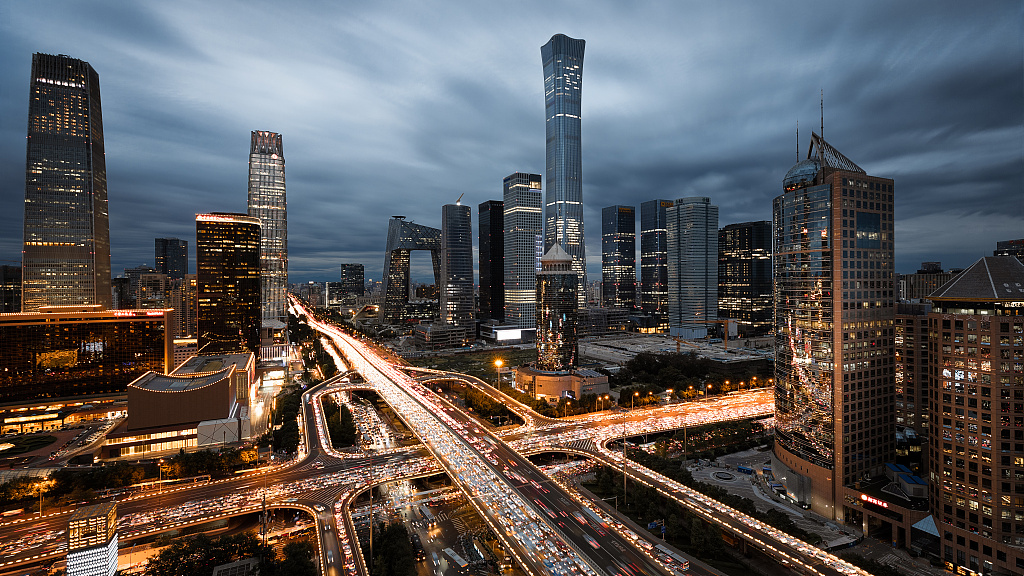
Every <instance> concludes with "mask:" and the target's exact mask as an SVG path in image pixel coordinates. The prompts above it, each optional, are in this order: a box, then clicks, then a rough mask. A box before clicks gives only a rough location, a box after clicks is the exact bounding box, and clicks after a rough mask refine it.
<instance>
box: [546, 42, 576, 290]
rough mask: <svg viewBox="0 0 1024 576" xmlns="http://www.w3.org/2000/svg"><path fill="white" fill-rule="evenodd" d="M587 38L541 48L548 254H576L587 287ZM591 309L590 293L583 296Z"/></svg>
mask: <svg viewBox="0 0 1024 576" xmlns="http://www.w3.org/2000/svg"><path fill="white" fill-rule="evenodd" d="M586 44H587V43H586V41H585V40H577V39H575V38H570V37H568V36H566V35H564V34H555V35H554V36H552V37H551V40H549V41H548V43H547V44H545V45H543V46H541V48H540V53H541V57H542V60H543V62H544V119H545V126H546V134H547V145H546V168H545V173H544V175H545V178H546V181H547V182H546V184H547V192H546V195H545V200H544V250H545V251H547V250H549V249H550V248H551V246H553V245H555V244H558V245H559V246H561V247H562V248H563V249H564V250H565V251H566V252H567V253H568V254H569V255H570V256H572V269H573V270H574V271H576V274H577V275H578V276H579V285H580V286H586V285H587V257H586V250H585V245H584V243H583V166H582V163H581V154H580V102H581V101H582V91H583V51H584V48H585V47H586ZM578 298H579V302H580V308H581V309H583V308H584V307H585V306H586V298H587V295H586V290H580V291H579V294H578Z"/></svg>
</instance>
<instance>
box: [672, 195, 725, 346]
mask: <svg viewBox="0 0 1024 576" xmlns="http://www.w3.org/2000/svg"><path fill="white" fill-rule="evenodd" d="M665 220H666V227H665V240H666V246H667V249H668V250H667V254H668V311H669V329H670V330H671V333H672V335H673V336H681V337H683V338H703V337H704V336H707V331H708V330H707V328H708V321H709V320H718V206H714V205H712V204H711V198H705V197H692V198H680V199H678V200H676V201H675V202H674V203H673V205H672V206H671V207H669V208H667V209H666V210H665Z"/></svg>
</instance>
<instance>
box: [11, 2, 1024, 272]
mask: <svg viewBox="0 0 1024 576" xmlns="http://www.w3.org/2000/svg"><path fill="white" fill-rule="evenodd" d="M1021 19H1022V8H1021V4H1020V3H1019V2H986V3H983V4H980V5H973V4H972V5H968V4H965V3H956V2H940V3H932V2H927V3H926V2H901V3H896V4H893V3H885V2H864V3H856V4H852V5H851V4H848V3H838V2H827V3H824V4H821V3H819V4H814V5H810V4H807V3H800V2H787V3H772V4H771V5H764V6H762V5H759V4H755V3H737V4H732V5H729V6H728V7H723V6H718V5H713V6H712V5H705V4H702V3H652V4H640V5H635V4H630V5H628V6H623V5H619V4H617V3H586V4H585V5H584V4H569V3H563V4H556V5H554V6H551V5H549V4H548V3H540V2H534V3H516V4H514V5H508V6H500V7H491V6H487V7H481V6H479V5H478V4H473V3H443V4H442V3H438V4H426V5H424V4H420V3H384V4H375V3H358V4H354V5H352V4H345V5H344V6H339V5H334V4H331V3H301V4H298V5H287V6H284V5H279V4H270V3H257V4H253V3H217V4H216V5H210V4H208V3H201V2H194V3H173V4H153V5H150V4H138V5H136V4H124V3H112V2H99V3H90V4H88V5H85V4H81V3H73V2H31V3H29V2H8V3H4V4H3V5H2V6H0V30H2V34H0V47H2V53H3V54H4V56H5V57H4V58H3V59H2V61H0V166H2V168H0V189H2V190H3V194H2V195H0V215H2V216H0V260H5V261H12V262H9V263H13V262H16V261H18V259H19V258H20V252H21V242H22V237H21V229H22V226H21V223H22V217H23V209H22V202H23V191H24V158H25V145H24V142H25V139H24V136H25V133H24V131H25V123H26V117H27V116H26V115H27V106H26V102H25V97H26V94H27V86H28V80H29V75H30V74H29V69H30V65H31V55H32V53H34V52H44V53H53V54H69V55H71V56H73V57H75V58H80V59H83V60H86V61H88V62H89V63H90V64H91V65H92V66H93V67H94V68H95V69H96V71H97V72H98V73H99V76H100V83H101V87H102V94H103V116H104V131H105V142H106V159H107V177H108V189H109V199H110V215H111V220H110V231H111V232H110V237H111V256H112V269H113V271H114V273H115V274H116V273H120V272H121V270H123V269H124V268H125V267H130V266H137V265H139V264H142V263H148V264H150V265H152V264H153V262H152V238H154V237H164V236H176V237H180V238H184V239H188V240H189V241H190V243H193V242H194V235H195V223H194V214H195V213H197V212H207V211H215V210H222V211H244V207H245V201H246V200H245V194H246V192H245V190H246V175H247V151H248V148H247V147H248V143H249V135H250V131H251V130H272V131H275V132H278V133H280V134H282V135H283V138H284V149H285V157H286V159H287V163H288V188H289V199H290V203H289V207H288V208H289V219H290V224H291V225H290V227H289V228H290V230H289V252H290V262H289V278H290V280H291V281H293V282H294V281H300V282H301V281H306V280H331V279H334V278H335V277H336V276H337V265H338V263H341V262H361V263H364V264H365V265H366V277H367V278H368V279H371V278H372V279H377V278H379V277H380V269H381V268H380V267H381V265H382V263H383V248H384V244H385V234H386V229H387V219H388V218H389V217H390V216H391V215H394V214H403V215H405V216H407V217H408V218H409V219H411V220H414V221H415V222H417V223H421V224H425V225H428V226H438V225H439V222H440V206H441V205H442V204H446V203H452V202H454V201H455V199H456V198H458V197H459V195H461V194H465V196H464V197H463V202H464V203H466V204H469V205H471V206H474V207H475V206H476V204H478V203H480V202H483V201H485V200H489V199H500V196H501V178H502V177H504V176H506V175H508V174H510V173H512V172H514V171H526V172H535V173H543V172H544V108H543V78H542V74H541V71H540V53H539V47H540V45H541V44H543V43H544V42H546V41H547V39H548V38H549V37H550V36H551V35H552V34H555V33H564V34H567V35H569V36H572V37H577V38H585V39H586V40H587V65H586V74H585V78H584V79H585V88H584V90H583V95H582V102H583V109H582V118H583V120H582V138H583V141H582V150H583V177H584V181H583V198H584V203H585V223H586V224H585V225H586V240H587V256H588V270H589V273H590V274H591V275H593V276H594V277H595V278H596V277H598V276H599V274H600V244H599V236H600V215H599V210H600V209H601V208H602V207H604V206H608V205H613V204H629V205H637V206H638V205H639V203H640V202H643V201H645V200H650V199H653V198H678V197H683V196H709V197H711V198H712V201H713V202H714V203H715V204H717V205H719V206H721V217H720V218H721V219H720V222H721V223H722V224H723V225H724V224H726V223H729V222H741V221H747V220H765V219H771V199H772V198H773V197H775V196H777V195H778V194H779V193H781V181H782V177H783V176H784V175H785V173H786V171H787V170H788V169H789V168H790V167H791V166H792V165H793V163H794V162H795V161H796V159H797V156H798V152H799V156H800V157H801V158H803V157H805V156H806V153H807V145H808V142H809V137H810V133H811V130H814V131H819V130H820V124H821V120H822V119H821V114H820V108H819V106H820V95H821V94H822V93H823V94H824V131H825V134H824V135H825V137H826V139H828V140H829V142H831V143H832V144H833V145H835V146H836V147H837V148H839V149H840V150H842V151H843V153H844V154H846V155H847V156H849V157H850V158H851V159H853V160H854V161H855V162H857V163H858V164H859V165H860V166H862V167H864V168H865V170H867V171H868V172H869V173H872V174H884V175H885V176H887V177H890V178H892V179H894V180H895V182H896V194H895V198H894V201H895V215H896V220H895V236H896V250H895V252H896V269H897V271H900V272H911V271H913V270H915V269H916V268H917V267H918V264H919V263H920V262H922V261H933V260H934V261H942V262H943V266H944V267H952V266H961V267H962V266H966V265H969V264H970V263H971V262H973V261H974V260H975V259H976V258H977V257H978V256H980V255H984V254H988V253H991V250H992V249H993V247H994V243H995V241H997V240H1000V239H1006V238H1013V237H1017V236H1019V235H1020V234H1019V233H1020V230H1021V229H1022V228H1024V202H1022V201H1021V194H1022V190H1024V162H1022V161H1021V158H1022V149H1024V120H1022V119H1024V112H1022V111H1024V106H1022V104H1024V97H1022V94H1024V65H1022V46H1024V45H1022V34H1021ZM798 121H799V123H800V149H799V151H798V150H797V142H796V130H797V122H798ZM475 221H476V215H475V214H474V225H475V224H476V222H475ZM953 230H955V233H948V232H949V231H953ZM191 245H194V244H191ZM194 266H195V264H194V260H193V262H192V267H193V269H194ZM413 267H414V279H417V280H423V281H426V280H428V279H429V261H428V259H426V258H414V261H413Z"/></svg>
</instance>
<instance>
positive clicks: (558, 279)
mask: <svg viewBox="0 0 1024 576" xmlns="http://www.w3.org/2000/svg"><path fill="white" fill-rule="evenodd" d="M540 266H541V268H540V272H537V367H538V368H540V369H541V370H569V369H571V368H575V367H576V365H577V363H578V361H579V341H578V338H577V326H578V322H579V299H578V298H577V295H576V293H577V292H578V291H579V276H577V275H576V273H575V271H574V270H573V269H572V256H569V254H568V253H566V251H565V250H562V247H561V246H559V245H558V244H555V245H554V246H552V247H551V249H550V250H548V252H547V254H545V255H544V257H543V258H541V259H540Z"/></svg>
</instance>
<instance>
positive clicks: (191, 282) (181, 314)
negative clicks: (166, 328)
mask: <svg viewBox="0 0 1024 576" xmlns="http://www.w3.org/2000/svg"><path fill="white" fill-rule="evenodd" d="M198 297H199V287H198V282H197V280H196V275H195V274H186V275H185V277H184V278H183V279H181V280H176V281H174V283H173V284H172V287H171V295H170V298H171V308H174V312H175V315H174V317H175V325H176V327H177V329H176V332H175V338H195V337H196V336H197V335H198V324H199V302H198Z"/></svg>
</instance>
